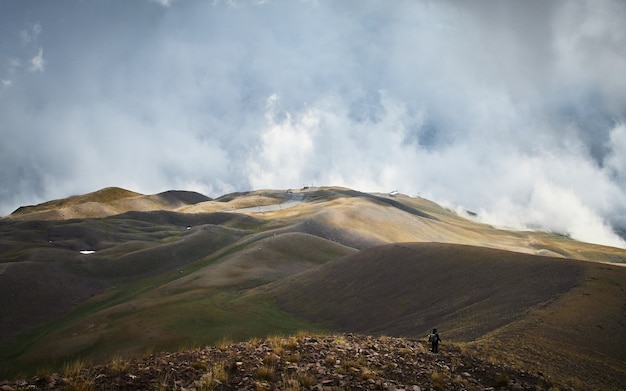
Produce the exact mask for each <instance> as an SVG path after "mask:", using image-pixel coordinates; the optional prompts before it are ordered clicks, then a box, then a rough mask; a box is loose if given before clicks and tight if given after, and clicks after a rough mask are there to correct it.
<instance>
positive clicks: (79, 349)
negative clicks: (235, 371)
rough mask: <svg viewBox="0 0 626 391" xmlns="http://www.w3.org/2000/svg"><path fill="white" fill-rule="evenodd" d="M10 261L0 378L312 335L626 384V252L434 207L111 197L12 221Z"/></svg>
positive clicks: (4, 261) (6, 228)
mask: <svg viewBox="0 0 626 391" xmlns="http://www.w3.org/2000/svg"><path fill="white" fill-rule="evenodd" d="M0 257H1V258H0V305H1V308H2V317H1V318H0V352H1V353H0V368H2V371H0V372H1V373H0V377H2V376H16V375H17V374H20V373H25V374H27V373H29V372H32V371H34V370H35V369H37V368H45V367H50V368H51V369H54V368H55V367H56V368H58V367H59V366H60V365H62V363H63V362H66V361H68V360H73V359H76V358H83V359H89V360H95V361H101V360H107V359H110V358H112V357H115V356H128V357H131V356H138V355H142V354H146V352H152V351H164V350H178V349H180V348H183V347H189V346H201V345H205V344H215V343H219V342H220V341H224V340H231V341H241V340H246V339H249V338H254V337H263V336H268V335H275V334H285V335H286V334H293V333H296V332H300V331H305V332H311V333H317V332H355V333H363V334H372V335H389V336H397V337H407V338H423V336H424V335H426V334H427V333H428V330H429V329H430V328H432V327H439V328H440V329H441V331H442V337H443V338H444V341H455V342H456V343H459V344H464V345H463V346H465V348H466V349H471V351H472V352H475V354H479V355H482V356H483V357H488V358H490V359H492V360H501V361H503V362H505V361H506V362H514V363H516V364H517V365H519V366H522V367H524V368H531V369H533V370H535V371H541V372H542V373H544V374H546V376H550V377H552V378H554V379H557V380H559V381H561V382H564V383H571V384H574V385H578V386H580V385H581V384H583V385H584V386H585V387H586V388H592V389H593V388H596V389H623V388H625V387H626V380H625V379H626V372H625V370H624V368H625V367H626V366H625V365H624V363H625V362H626V356H624V353H623V352H624V351H626V332H625V331H626V326H625V325H626V304H625V303H626V293H625V291H624V286H623V284H624V281H626V278H625V277H626V275H625V273H626V268H624V267H623V266H624V265H625V264H626V250H623V249H617V248H612V247H604V246H598V245H591V244H587V243H581V242H577V241H574V240H571V239H569V238H567V237H564V236H561V235H556V234H551V233H543V232H530V231H525V232H519V231H506V230H500V229H495V228H494V227H491V226H488V225H485V224H480V223H478V222H476V221H473V220H468V219H466V218H464V217H461V216H459V215H457V214H456V213H454V212H453V211H450V210H447V209H445V208H442V207H441V206H439V205H438V204H436V203H433V202H431V201H428V200H426V199H423V198H419V197H417V198H416V197H409V196H406V195H402V194H398V195H395V194H394V195H388V194H370V193H362V192H358V191H355V190H351V189H345V188H337V187H325V188H311V189H302V190H293V191H292V190H289V191H284V190H260V191H251V192H244V193H233V194H228V195H225V196H222V197H219V198H217V199H209V198H208V197H205V196H203V195H200V194H198V193H193V192H181V191H170V192H165V193H160V194H156V195H142V194H138V193H134V192H131V191H127V190H124V189H119V188H107V189H103V190H100V191H97V192H94V193H90V194H87V195H84V196H75V197H70V198H68V199H63V200H55V201H50V202H46V203H44V204H40V205H35V206H29V207H23V208H19V209H18V210H16V211H15V212H14V213H13V214H11V215H9V216H6V217H4V218H2V219H0ZM607 387H608V388H607ZM583 388H584V387H583Z"/></svg>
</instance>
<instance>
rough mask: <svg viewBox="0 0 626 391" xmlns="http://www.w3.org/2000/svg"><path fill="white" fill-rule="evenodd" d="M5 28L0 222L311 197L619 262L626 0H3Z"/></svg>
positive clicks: (0, 65) (625, 221)
mask: <svg viewBox="0 0 626 391" xmlns="http://www.w3.org/2000/svg"><path fill="white" fill-rule="evenodd" d="M68 10H70V11H71V12H69V13H68ZM68 14H71V17H69V16H67V17H62V16H63V15H68ZM0 15H2V16H0V18H2V22H3V23H1V24H0V26H1V27H0V32H1V33H2V36H3V37H4V38H3V41H2V42H1V43H0V80H2V84H0V132H1V136H2V140H3V142H2V144H1V145H0V163H1V168H0V182H1V183H2V186H1V189H0V213H1V214H7V213H10V212H11V211H12V210H14V209H15V208H17V207H18V206H20V205H24V204H29V203H35V202H41V201H44V200H47V199H51V198H57V197H65V196H68V195H71V194H77V193H84V192H88V191H92V190H95V189H98V188H101V187H104V186H111V185H115V186H122V187H127V188H129V189H132V190H136V191H140V192H145V193H155V192H159V191H162V190H165V189H173V188H184V189H191V190H197V191H200V192H203V193H205V194H207V195H211V196H215V195H220V194H223V193H226V192H230V191H235V190H245V189H249V188H289V187H297V186H301V185H303V184H324V185H326V184H328V185H344V186H348V187H353V188H356V189H359V190H364V191H389V190H394V189H398V190H400V191H402V192H404V193H408V194H415V195H417V194H419V195H422V196H424V197H428V198H431V199H434V200H436V201H439V202H444V203H448V204H450V205H457V206H459V207H461V208H464V209H470V210H473V211H476V212H478V214H479V217H480V218H481V219H483V220H484V221H486V222H488V223H491V224H496V225H502V226H507V227H515V228H520V229H523V228H540V229H546V230H552V231H555V232H559V233H563V234H568V235H571V236H572V237H574V238H576V239H580V240H584V241H591V242H596V243H603V244H608V245H612V246H620V247H625V246H626V243H625V242H624V239H622V238H620V236H619V235H618V234H619V233H621V234H622V235H624V232H626V201H625V200H626V158H625V156H626V125H625V124H626V79H624V78H623V73H624V70H625V69H626V49H625V48H626V27H624V26H623V23H622V22H623V20H624V19H626V4H624V3H623V2H620V1H617V0H615V1H608V0H607V1H601V2H595V1H594V2H590V1H582V0H580V1H577V0H572V1H556V2H549V3H546V2H523V3H514V2H510V3H509V2H499V3H497V4H496V5H494V4H493V3H487V2H472V3H457V2H445V1H444V2H437V3H432V2H426V1H424V2H419V1H418V2H414V1H404V2H403V1H400V2H394V3H393V4H387V3H380V2H374V1H365V2H358V3H357V2H354V3H352V2H339V3H337V2H331V1H323V0H320V1H315V2H312V1H302V2H291V1H264V2H259V1H228V2H226V1H224V2H219V1H217V2H206V1H193V0H190V1H184V2H183V1H148V0H146V1H145V2H131V3H128V2H123V1H114V2H107V3H83V2H77V1H69V0H68V1H65V2H62V3H51V4H48V3H45V4H42V3H38V2H30V1H17V0H10V1H7V2H3V3H2V4H1V5H0ZM120 15H121V16H120ZM33 71H36V72H33Z"/></svg>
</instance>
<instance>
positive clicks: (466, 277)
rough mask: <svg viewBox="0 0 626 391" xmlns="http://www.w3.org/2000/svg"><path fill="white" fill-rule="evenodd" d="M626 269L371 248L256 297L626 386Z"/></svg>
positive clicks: (450, 248)
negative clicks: (435, 331)
mask: <svg viewBox="0 0 626 391" xmlns="http://www.w3.org/2000/svg"><path fill="white" fill-rule="evenodd" d="M625 279H626V268H624V267H621V266H610V265H601V264H596V263H586V262H579V261H571V260H564V259H557V258H547V257H537V256H531V255H526V254H516V253H508V252H505V251H500V250H490V249H485V248H479V247H468V246H458V245H447V244H437V243H419V244H417V243H405V244H393V245H385V246H379V247H374V248H370V249H367V250H363V251H361V252H359V253H356V254H353V255H351V256H348V257H345V258H343V259H341V260H339V261H336V262H333V263H330V264H326V265H324V266H322V267H319V268H316V269H312V270H310V271H308V272H306V273H302V274H300V275H297V276H294V277H291V278H289V279H286V280H283V281H279V282H276V283H273V284H270V285H268V286H265V287H263V288H262V289H257V290H256V291H255V292H254V295H260V296H265V297H267V296H270V297H272V298H273V299H274V300H275V301H276V302H277V303H278V304H279V306H280V307H281V308H283V309H285V310H287V311H289V312H291V313H294V314H296V315H298V316H301V317H304V318H305V319H310V320H313V319H315V320H316V321H318V322H321V323H322V324H323V325H325V326H326V327H328V328H331V329H335V330H337V329H338V330H342V331H353V332H359V333H367V334H384V335H394V336H409V337H417V338H420V337H423V336H424V335H426V334H427V333H428V331H429V330H430V328H432V327H435V326H436V327H438V328H439V329H440V331H441V332H442V335H443V338H444V340H455V341H462V342H472V343H470V344H469V345H468V347H471V349H474V351H477V352H480V354H481V355H483V356H486V357H491V359H492V360H494V361H497V362H510V363H514V364H519V365H523V366H524V367H526V368H532V369H533V370H535V371H540V372H543V373H545V374H547V375H549V376H550V377H551V378H553V379H557V380H558V381H559V382H561V383H570V384H573V385H574V386H577V388H581V389H586V388H590V387H593V388H596V389H624V387H625V386H626V370H625V369H624V362H625V361H626V355H625V354H624V352H626V338H625V337H624V335H625V334H624V332H625V331H626V330H625V326H624V325H625V324H626V307H625V306H624V303H626V294H625V293H624V289H623V287H622V284H623V281H625Z"/></svg>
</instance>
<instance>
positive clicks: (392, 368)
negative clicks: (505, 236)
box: [0, 334, 570, 391]
mask: <svg viewBox="0 0 626 391" xmlns="http://www.w3.org/2000/svg"><path fill="white" fill-rule="evenodd" d="M0 389H1V390H3V391H11V390H190V391H191V390H196V391H200V390H320V391H326V390H329V391H330V390H414V391H424V390H481V391H487V390H494V391H495V390H549V389H553V384H551V383H550V381H549V380H548V379H546V378H545V377H543V376H542V375H541V374H536V373H530V372H525V371H523V370H520V369H514V368H513V367H511V366H509V365H506V364H502V363H492V362H487V361H484V360H481V359H479V358H477V357H475V356H473V355H472V354H471V353H469V352H467V351H465V349H462V348H460V347H459V346H456V345H453V346H450V345H447V344H445V341H444V343H443V344H442V345H441V347H440V352H439V353H437V354H434V353H431V352H429V351H428V345H427V343H426V342H425V341H417V340H412V339H403V338H392V337H384V336H383V337H371V336H362V335H353V334H345V335H336V336H294V337H285V338H283V337H273V338H269V339H263V340H253V341H249V342H242V343H235V344H230V345H226V344H224V345H223V346H219V347H205V348H202V349H193V350H186V351H182V352H177V353H159V354H153V355H150V356H146V357H143V358H140V359H133V360H123V359H121V358H118V359H114V360H112V361H111V362H109V363H108V364H105V365H93V366H87V365H85V364H84V363H80V362H76V363H73V364H67V365H66V366H65V367H64V368H63V371H62V373H61V374H52V375H47V376H38V377H34V378H31V379H29V380H17V381H4V382H1V383H0ZM558 389H559V390H569V389H570V388H568V387H563V386H559V388H558Z"/></svg>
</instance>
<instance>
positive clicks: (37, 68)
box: [29, 48, 46, 72]
mask: <svg viewBox="0 0 626 391" xmlns="http://www.w3.org/2000/svg"><path fill="white" fill-rule="evenodd" d="M45 64H46V61H45V60H44V59H43V48H39V50H37V54H36V55H35V57H33V58H31V60H30V68H29V70H30V71H31V72H43V70H44V66H45Z"/></svg>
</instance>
